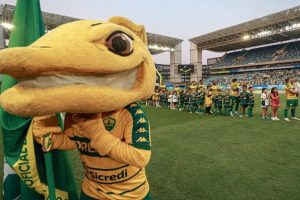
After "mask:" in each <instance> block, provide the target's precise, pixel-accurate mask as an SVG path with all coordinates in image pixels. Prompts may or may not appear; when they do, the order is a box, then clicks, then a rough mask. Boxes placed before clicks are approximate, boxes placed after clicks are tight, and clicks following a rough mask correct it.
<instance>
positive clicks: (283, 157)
mask: <svg viewBox="0 0 300 200" xmlns="http://www.w3.org/2000/svg"><path fill="white" fill-rule="evenodd" d="M282 104H284V99H283V98H282ZM283 107H284V106H283V105H282V107H281V108H280V111H279V113H280V115H279V117H280V118H281V119H282V118H283V116H282V113H283ZM145 111H146V112H147V115H148V118H149V120H150V123H151V134H152V158H151V161H150V164H149V165H148V167H147V175H148V179H149V182H150V187H151V194H152V197H153V199H154V200H158V199H159V200H177V199H178V200H187V199H188V200H193V199H205V200H206V199H207V200H208V199H211V200H223V199H224V200H227V199H228V200H244V199H246V200H248V199H253V200H254V199H255V200H257V199H259V200H263V199H270V200H271V199H272V200H277V199H282V200H292V199H300V121H291V122H289V123H288V122H285V121H283V120H281V121H275V122H274V121H271V120H262V119H261V117H260V106H259V99H258V98H256V106H255V111H254V118H251V119H249V118H239V117H223V116H208V117H207V116H199V115H196V114H189V113H187V112H180V111H171V110H168V109H162V108H154V107H145ZM297 113H298V117H300V109H299V108H298V110H297ZM1 156H3V154H2V151H1ZM71 156H72V162H73V166H74V167H73V169H74V173H75V174H76V177H77V180H76V181H77V184H78V189H80V183H81V177H82V170H83V169H82V167H81V164H80V160H79V157H78V153H77V152H76V151H74V152H72V154H71ZM1 164H2V163H1ZM0 170H1V171H3V170H2V165H1V168H0ZM0 178H2V176H1V177H0ZM0 189H1V188H0ZM1 191H2V189H1Z"/></svg>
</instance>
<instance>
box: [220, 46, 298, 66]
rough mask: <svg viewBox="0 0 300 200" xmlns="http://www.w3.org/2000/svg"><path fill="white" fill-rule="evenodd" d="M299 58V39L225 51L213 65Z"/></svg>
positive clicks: (233, 64) (232, 64)
mask: <svg viewBox="0 0 300 200" xmlns="http://www.w3.org/2000/svg"><path fill="white" fill-rule="evenodd" d="M297 58H300V41H297V42H291V43H284V44H277V45H272V46H266V47H261V48H253V49H250V50H241V51H236V52H231V53H227V54H225V55H224V56H223V58H222V59H220V61H219V62H217V63H216V64H215V67H227V66H235V65H245V64H256V63H262V62H271V61H280V60H291V59H297Z"/></svg>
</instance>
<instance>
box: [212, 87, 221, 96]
mask: <svg viewBox="0 0 300 200" xmlns="http://www.w3.org/2000/svg"><path fill="white" fill-rule="evenodd" d="M219 89H220V87H219V86H218V85H212V86H211V90H212V91H211V93H212V95H213V96H216V95H217V94H218V90H219Z"/></svg>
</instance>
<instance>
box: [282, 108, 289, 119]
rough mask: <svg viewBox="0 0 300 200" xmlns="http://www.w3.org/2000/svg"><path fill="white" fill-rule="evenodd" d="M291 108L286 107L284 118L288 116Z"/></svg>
mask: <svg viewBox="0 0 300 200" xmlns="http://www.w3.org/2000/svg"><path fill="white" fill-rule="evenodd" d="M288 113H289V109H284V113H283V114H284V118H287V117H288Z"/></svg>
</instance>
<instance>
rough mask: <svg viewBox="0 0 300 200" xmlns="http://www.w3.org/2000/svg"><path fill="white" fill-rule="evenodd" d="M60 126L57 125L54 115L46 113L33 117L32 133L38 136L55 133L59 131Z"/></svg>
mask: <svg viewBox="0 0 300 200" xmlns="http://www.w3.org/2000/svg"><path fill="white" fill-rule="evenodd" d="M61 131H62V130H61V128H60V127H59V126H58V121H57V118H56V116H55V115H47V116H42V117H35V118H33V124H32V133H33V135H34V137H37V138H40V137H43V136H46V135H48V134H49V133H50V134H53V133H54V134H55V133H61Z"/></svg>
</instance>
